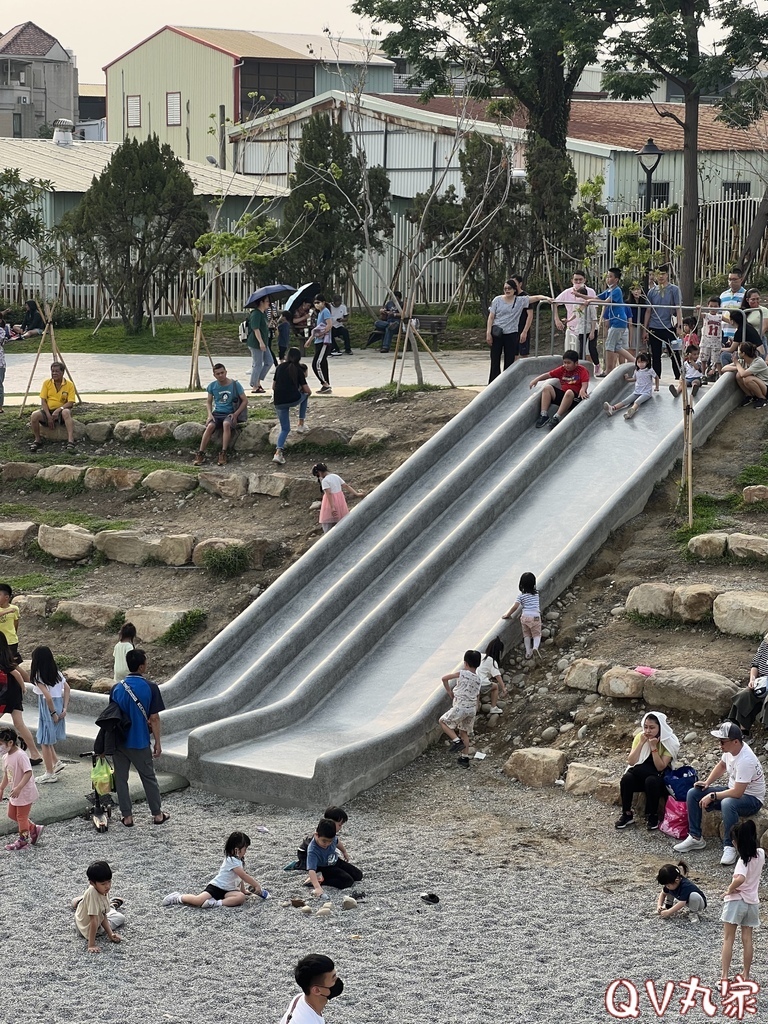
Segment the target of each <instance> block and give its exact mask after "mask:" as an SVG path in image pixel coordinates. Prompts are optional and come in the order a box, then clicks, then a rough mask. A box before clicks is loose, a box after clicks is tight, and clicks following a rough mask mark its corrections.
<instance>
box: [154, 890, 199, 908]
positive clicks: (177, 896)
mask: <svg viewBox="0 0 768 1024" xmlns="http://www.w3.org/2000/svg"><path fill="white" fill-rule="evenodd" d="M208 902H209V903H210V900H209V901H208ZM180 903H181V893H180V892H171V893H169V894H168V895H167V896H166V897H165V899H164V900H163V906H164V907H175V906H178V905H179V904H180Z"/></svg>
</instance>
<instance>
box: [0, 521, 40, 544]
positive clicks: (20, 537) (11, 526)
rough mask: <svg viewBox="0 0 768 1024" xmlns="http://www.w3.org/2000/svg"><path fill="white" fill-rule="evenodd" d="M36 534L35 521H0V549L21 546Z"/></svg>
mask: <svg viewBox="0 0 768 1024" xmlns="http://www.w3.org/2000/svg"><path fill="white" fill-rule="evenodd" d="M36 534H37V523H32V522H20V523H0V551H14V550H15V549H16V548H23V547H24V545H25V544H26V543H27V541H29V540H32V538H33V537H34V536H35V535H36Z"/></svg>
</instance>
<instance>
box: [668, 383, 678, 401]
mask: <svg viewBox="0 0 768 1024" xmlns="http://www.w3.org/2000/svg"><path fill="white" fill-rule="evenodd" d="M669 393H670V395H672V397H673V398H679V397H680V392H679V391H678V390H677V388H676V387H675V385H674V384H670V385H669Z"/></svg>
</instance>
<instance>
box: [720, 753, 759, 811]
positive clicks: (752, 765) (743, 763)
mask: <svg viewBox="0 0 768 1024" xmlns="http://www.w3.org/2000/svg"><path fill="white" fill-rule="evenodd" d="M723 762H724V764H725V767H726V769H727V770H728V787H729V788H730V787H731V786H733V785H735V783H737V782H746V783H747V788H746V789H745V790H744V795H745V796H754V797H757V799H758V800H762V801H764V800H765V775H763V766H762V765H761V764H760V762H759V761H758V759H757V758H756V757H755V755H754V753H753V752H752V749H751V747H749V746H748V745H747V744H746V743H745V744H744V746H743V747H742V748H741V750H740V751H739V753H738V754H736V756H735V757H734V755H733V754H726V753H724V754H723Z"/></svg>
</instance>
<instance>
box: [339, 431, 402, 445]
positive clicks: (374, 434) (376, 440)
mask: <svg viewBox="0 0 768 1024" xmlns="http://www.w3.org/2000/svg"><path fill="white" fill-rule="evenodd" d="M391 437H392V435H391V434H390V432H389V431H388V430H384V428H383V427H361V428H360V429H359V430H356V431H355V433H354V434H353V435H352V437H350V439H349V447H350V448H372V447H373V446H374V445H377V444H384V443H385V442H386V441H388V440H389V439H390V438H391Z"/></svg>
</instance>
